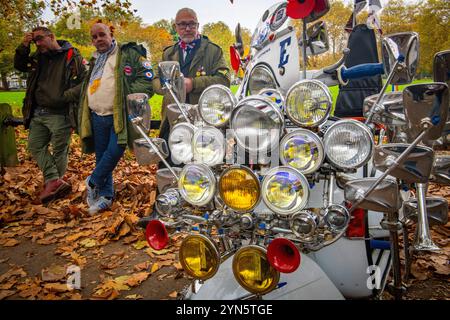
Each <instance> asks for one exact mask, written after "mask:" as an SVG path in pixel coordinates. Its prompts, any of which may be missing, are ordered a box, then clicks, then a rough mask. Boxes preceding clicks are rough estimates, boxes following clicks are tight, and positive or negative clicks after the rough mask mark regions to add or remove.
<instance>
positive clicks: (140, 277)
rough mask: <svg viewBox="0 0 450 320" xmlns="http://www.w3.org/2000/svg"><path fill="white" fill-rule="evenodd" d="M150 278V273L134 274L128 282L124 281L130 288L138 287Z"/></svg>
mask: <svg viewBox="0 0 450 320" xmlns="http://www.w3.org/2000/svg"><path fill="white" fill-rule="evenodd" d="M149 276H150V273H149V272H139V273H135V274H132V275H131V276H130V277H129V278H128V279H127V280H125V281H124V284H126V285H128V286H130V287H136V286H138V285H140V284H141V283H142V282H143V281H145V280H147V278H148V277H149Z"/></svg>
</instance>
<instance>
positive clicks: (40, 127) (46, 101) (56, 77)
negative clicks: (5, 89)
mask: <svg viewBox="0 0 450 320" xmlns="http://www.w3.org/2000/svg"><path fill="white" fill-rule="evenodd" d="M31 42H33V43H35V44H36V48H37V50H36V52H34V53H33V54H30V52H31V50H30V44H31ZM14 67H15V68H16V69H17V70H19V71H22V72H28V79H27V92H26V95H25V99H24V104H23V108H22V113H23V117H24V125H25V129H29V134H28V148H29V150H30V152H31V154H32V156H33V157H34V158H35V159H36V162H37V164H38V166H39V169H41V171H42V173H43V175H44V188H43V190H42V192H41V193H40V195H39V198H40V200H41V201H42V202H43V203H45V202H48V201H50V200H52V199H55V198H58V197H62V196H63V195H65V194H66V193H67V192H69V191H70V190H71V186H70V184H69V183H68V182H67V181H65V180H64V179H63V177H64V175H65V173H66V169H67V162H68V151H69V144H70V135H71V131H72V128H76V111H77V106H78V101H79V96H80V90H81V82H82V80H83V78H84V75H85V72H86V70H85V67H84V65H83V58H82V56H81V55H80V53H79V51H78V50H77V49H75V48H73V47H72V45H71V44H70V43H69V42H67V41H64V40H56V38H55V36H54V35H53V33H52V32H51V31H50V30H49V29H48V28H46V27H37V28H35V29H33V31H32V32H30V33H27V34H25V37H24V39H23V42H22V44H20V45H19V47H18V48H17V49H16V54H15V56H14ZM50 144H51V145H52V148H51V150H52V152H50V150H49V145H50Z"/></svg>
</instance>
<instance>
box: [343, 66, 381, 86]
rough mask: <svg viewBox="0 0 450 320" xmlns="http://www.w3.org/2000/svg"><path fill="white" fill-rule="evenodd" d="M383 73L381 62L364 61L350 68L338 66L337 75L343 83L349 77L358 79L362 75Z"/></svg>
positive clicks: (369, 75)
mask: <svg viewBox="0 0 450 320" xmlns="http://www.w3.org/2000/svg"><path fill="white" fill-rule="evenodd" d="M379 74H384V66H383V64H382V63H364V64H360V65H357V66H354V67H351V68H348V69H347V68H345V67H344V66H343V67H342V68H340V70H339V72H338V75H339V78H340V79H342V81H343V83H346V82H347V81H348V80H349V79H359V78H364V77H371V76H376V75H379Z"/></svg>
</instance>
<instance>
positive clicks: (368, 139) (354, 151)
mask: <svg viewBox="0 0 450 320" xmlns="http://www.w3.org/2000/svg"><path fill="white" fill-rule="evenodd" d="M323 143H324V145H325V153H326V155H327V159H328V161H330V163H331V164H333V165H334V166H336V167H338V168H341V169H356V168H359V167H361V166H363V165H364V164H366V163H367V162H368V161H369V159H370V158H371V157H372V153H373V135H372V133H371V132H370V130H369V129H368V128H367V127H366V126H365V125H364V124H362V123H361V122H358V121H356V120H340V121H337V122H336V123H335V124H333V125H332V126H331V127H330V128H328V130H327V132H325V136H324V138H323Z"/></svg>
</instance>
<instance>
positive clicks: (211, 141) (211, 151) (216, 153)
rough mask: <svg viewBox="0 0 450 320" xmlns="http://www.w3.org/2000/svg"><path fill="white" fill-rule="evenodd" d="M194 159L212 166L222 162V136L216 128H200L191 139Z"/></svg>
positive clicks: (223, 146)
mask: <svg viewBox="0 0 450 320" xmlns="http://www.w3.org/2000/svg"><path fill="white" fill-rule="evenodd" d="M192 146H193V153H194V161H195V162H198V163H205V164H206V165H209V166H213V165H216V164H219V163H222V162H223V157H224V155H225V145H224V137H223V134H222V132H220V130H218V129H216V128H201V129H199V130H197V132H196V133H195V134H194V137H193V139H192Z"/></svg>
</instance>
